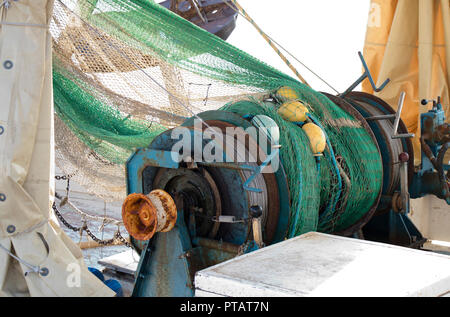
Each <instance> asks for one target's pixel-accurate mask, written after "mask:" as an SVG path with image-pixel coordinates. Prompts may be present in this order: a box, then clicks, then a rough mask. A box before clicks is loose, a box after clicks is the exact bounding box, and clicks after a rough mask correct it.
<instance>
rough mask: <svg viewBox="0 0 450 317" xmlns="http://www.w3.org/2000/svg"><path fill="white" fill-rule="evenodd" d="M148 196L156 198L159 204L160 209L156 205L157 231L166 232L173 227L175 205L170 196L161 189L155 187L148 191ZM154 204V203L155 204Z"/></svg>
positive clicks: (175, 219)
mask: <svg viewBox="0 0 450 317" xmlns="http://www.w3.org/2000/svg"><path fill="white" fill-rule="evenodd" d="M149 196H151V197H152V198H156V200H157V201H158V202H159V203H156V204H158V205H159V204H161V209H159V208H158V207H159V206H156V210H157V216H158V222H160V223H158V232H168V231H170V230H172V229H173V227H174V226H175V223H176V222H177V206H176V204H175V201H174V200H173V198H172V196H170V195H169V194H168V193H167V192H166V191H164V190H162V189H155V190H153V191H151V192H150V194H149ZM156 204H155V205H156Z"/></svg>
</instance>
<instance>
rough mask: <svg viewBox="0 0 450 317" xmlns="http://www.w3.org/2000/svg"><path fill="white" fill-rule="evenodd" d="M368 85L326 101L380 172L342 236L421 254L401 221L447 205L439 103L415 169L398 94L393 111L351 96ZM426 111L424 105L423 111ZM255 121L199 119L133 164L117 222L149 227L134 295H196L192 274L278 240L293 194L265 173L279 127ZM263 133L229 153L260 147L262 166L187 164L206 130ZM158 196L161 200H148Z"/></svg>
mask: <svg viewBox="0 0 450 317" xmlns="http://www.w3.org/2000/svg"><path fill="white" fill-rule="evenodd" d="M360 57H361V60H362V61H363V65H364V64H365V62H364V59H363V58H362V56H361V55H360ZM366 77H368V78H369V79H370V80H371V76H370V73H369V71H368V69H367V67H366V73H365V74H364V75H363V76H362V77H361V78H360V79H358V81H357V82H356V83H355V84H354V85H352V87H350V88H349V89H348V90H347V91H346V92H345V93H343V94H340V95H338V96H332V95H329V94H324V95H326V96H327V97H328V98H329V99H330V100H331V101H332V102H334V103H335V104H336V105H337V106H339V107H341V108H342V109H344V110H345V111H347V112H349V113H352V115H354V117H355V118H357V119H358V120H360V121H361V123H362V124H363V125H364V126H365V127H366V129H367V130H368V131H370V133H371V134H372V135H373V138H374V140H375V141H376V143H377V145H378V148H379V151H380V157H381V159H382V165H383V185H382V189H381V195H380V199H379V200H377V203H376V204H375V205H374V206H373V208H372V212H370V213H367V215H366V216H365V218H364V219H361V221H359V222H358V223H357V224H355V225H353V226H352V227H351V228H348V229H347V230H344V231H343V232H340V234H344V235H347V236H353V237H355V238H360V239H367V240H372V241H380V242H386V243H391V244H396V245H401V246H407V247H415V248H419V247H421V246H422V245H423V244H424V242H425V241H426V239H425V238H424V237H423V236H422V234H421V233H420V232H419V230H418V229H417V228H416V227H415V226H414V224H413V223H412V222H411V220H410V219H409V218H408V213H409V211H410V204H409V202H410V199H411V198H419V197H422V196H425V195H428V194H432V195H435V196H437V197H439V198H441V199H444V200H446V201H447V203H448V204H450V194H449V165H448V164H446V163H445V161H444V157H445V154H446V151H447V149H448V147H449V141H450V138H449V137H450V128H449V125H448V124H447V123H445V115H444V111H443V110H442V105H441V103H440V98H437V100H435V101H432V102H433V107H432V109H431V110H429V111H428V112H426V113H423V114H422V115H421V132H422V134H421V145H422V157H421V164H420V165H419V166H414V152H413V146H412V142H411V138H412V137H413V136H414V135H412V134H410V133H409V132H408V130H407V128H406V126H405V124H404V123H403V121H402V120H401V118H400V115H401V112H402V107H403V101H404V97H405V95H404V94H403V93H402V95H401V96H400V100H399V105H398V110H397V112H396V111H394V110H393V109H392V107H391V106H389V105H388V104H387V103H386V102H384V101H383V100H382V99H380V98H378V97H376V96H374V95H371V94H367V93H362V92H352V91H351V90H352V89H353V88H354V87H356V85H357V83H359V82H361V81H362V80H364V79H365V78H366ZM371 82H373V80H371ZM387 83H388V81H386V83H385V84H383V86H384V85H386V84H387ZM353 86H354V87H353ZM374 88H376V87H374ZM381 88H382V87H380V88H376V89H378V90H379V89H381ZM428 102H429V101H428V100H423V101H422V105H424V106H425V105H427V104H428ZM258 117H259V118H255V117H253V116H248V115H244V116H240V115H238V114H235V113H231V112H226V111H207V112H203V113H200V114H198V115H196V116H195V117H192V118H190V119H187V120H186V121H185V122H184V124H183V125H182V127H184V128H185V129H184V130H181V131H182V132H179V131H178V132H179V133H178V134H177V133H175V132H176V129H172V130H168V131H166V132H164V133H162V134H161V135H159V136H158V137H156V138H155V139H154V140H153V142H152V143H151V144H150V146H149V147H148V148H142V149H138V150H137V151H136V152H135V153H134V154H133V155H132V156H131V157H130V159H129V160H128V162H127V164H126V175H127V189H128V194H129V196H128V198H127V200H126V202H125V203H124V207H123V210H122V214H123V215H124V212H125V209H126V213H127V215H129V216H130V217H131V218H130V219H131V220H129V222H128V223H132V224H133V226H134V227H133V228H134V229H133V230H136V231H139V230H141V231H142V230H143V229H142V228H144V226H143V225H142V223H146V228H152V229H151V230H147V231H146V232H140V234H142V235H136V234H135V233H136V231H135V232H133V230H129V232H130V235H131V237H132V238H131V241H132V244H133V247H134V248H135V249H136V250H137V251H138V252H139V253H140V254H141V258H140V262H139V266H138V270H137V272H136V282H135V288H134V291H133V296H193V295H194V285H193V281H194V276H195V273H196V272H197V271H199V270H201V269H204V268H207V267H209V266H212V265H215V264H218V263H221V262H224V261H226V260H229V259H231V258H233V257H235V256H238V255H242V254H245V253H248V252H252V251H254V250H257V249H259V248H262V247H264V246H266V245H270V244H274V243H277V242H280V241H282V240H284V239H285V236H286V232H287V230H288V219H289V209H290V205H289V203H290V193H289V187H288V182H287V178H286V173H285V169H284V168H283V161H282V160H281V161H280V162H279V167H278V168H276V169H273V170H271V168H272V166H271V163H273V160H274V159H275V158H279V157H278V148H279V146H278V145H277V142H276V139H277V133H279V131H278V132H277V129H278V126H276V124H275V122H274V121H273V120H271V119H270V118H268V117H267V118H264V116H258ZM195 119H200V120H201V121H202V124H201V126H200V128H198V127H194V126H195ZM261 124H263V125H264V124H266V125H269V126H270V128H271V129H272V130H271V131H272V132H273V134H272V135H270V136H269V137H268V138H267V139H261V138H258V137H252V136H249V137H247V139H246V138H245V137H244V139H243V140H244V141H243V142H241V143H242V144H241V147H239V145H236V146H235V148H232V149H231V150H232V151H235V152H234V154H236V155H238V156H239V155H241V156H242V155H244V154H248V153H247V152H248V150H249V148H250V147H251V144H253V143H255V144H257V145H258V146H261V145H264V149H265V151H263V152H264V153H263V159H261V160H260V161H258V162H257V163H251V162H246V163H244V164H236V163H234V162H232V161H229V160H227V155H229V152H228V154H227V151H224V153H222V154H221V155H222V156H223V157H221V158H219V160H216V161H212V162H207V161H204V160H202V159H201V157H200V159H198V158H197V159H196V158H195V157H194V156H195V153H198V152H199V153H203V151H204V149H205V147H207V146H208V142H207V141H205V140H204V139H203V138H202V133H203V129H205V128H206V127H214V128H216V129H218V130H219V131H222V132H225V131H226V129H227V128H233V129H235V131H242V134H243V135H245V132H244V130H245V129H247V128H249V127H258V126H260V125H261ZM181 134H183V135H182V137H184V140H185V141H186V140H189V143H190V144H191V145H192V149H191V152H190V153H184V152H183V153H181V151H174V148H177V142H179V140H180V137H181ZM174 135H178V137H174ZM237 139H239V138H237ZM269 141H270V142H269ZM274 141H275V142H274ZM263 143H264V144H263ZM265 143H267V144H265ZM233 144H234V143H233ZM177 149H178V148H177ZM229 150H230V149H229ZM244 157H247V156H244ZM263 169H265V172H264V173H262V170H263ZM250 183H251V185H250ZM155 190H163V192H164V193H165V194H164V195H166V196H164V195H163V196H164V197H163V196H157V195H156V194H153V193H155ZM158 197H159V198H158ZM161 197H162V198H161ZM137 209H140V210H144V211H145V212H144V213H142V214H143V215H144V216H142V215H139V216H138V213H137V211H136V210H137ZM169 209H170V212H169V211H168V210H169ZM151 215H154V216H153V218H154V219H153V220H152V216H151ZM170 215H172V216H170ZM173 215H175V216H173ZM130 221H131V222H130ZM152 221H153V222H154V223H153V222H152ZM161 223H162V224H161ZM163 227H164V228H163ZM168 228H169V229H168ZM127 229H128V228H127ZM140 237H146V238H140Z"/></svg>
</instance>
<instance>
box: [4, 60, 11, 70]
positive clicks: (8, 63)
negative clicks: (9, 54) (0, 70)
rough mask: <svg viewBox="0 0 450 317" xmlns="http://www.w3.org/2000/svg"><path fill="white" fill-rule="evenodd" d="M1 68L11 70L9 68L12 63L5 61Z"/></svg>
mask: <svg viewBox="0 0 450 317" xmlns="http://www.w3.org/2000/svg"><path fill="white" fill-rule="evenodd" d="M3 67H4V68H5V69H11V68H12V67H13V62H11V61H10V60H6V61H5V62H4V63H3Z"/></svg>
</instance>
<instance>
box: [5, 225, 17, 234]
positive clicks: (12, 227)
mask: <svg viewBox="0 0 450 317" xmlns="http://www.w3.org/2000/svg"><path fill="white" fill-rule="evenodd" d="M6 231H7V232H8V233H10V234H11V233H14V232H15V231H16V227H15V226H13V225H9V226H8V227H7V228H6Z"/></svg>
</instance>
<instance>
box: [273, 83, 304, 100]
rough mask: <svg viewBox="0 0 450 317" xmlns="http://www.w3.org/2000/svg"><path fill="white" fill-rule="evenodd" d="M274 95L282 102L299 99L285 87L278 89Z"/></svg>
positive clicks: (292, 91)
mask: <svg viewBox="0 0 450 317" xmlns="http://www.w3.org/2000/svg"><path fill="white" fill-rule="evenodd" d="M276 95H277V97H278V98H280V99H281V100H283V101H288V100H295V99H298V98H299V97H298V95H297V93H296V92H295V90H294V89H292V88H290V87H287V86H283V87H281V88H280V89H278V90H277V93H276Z"/></svg>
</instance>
